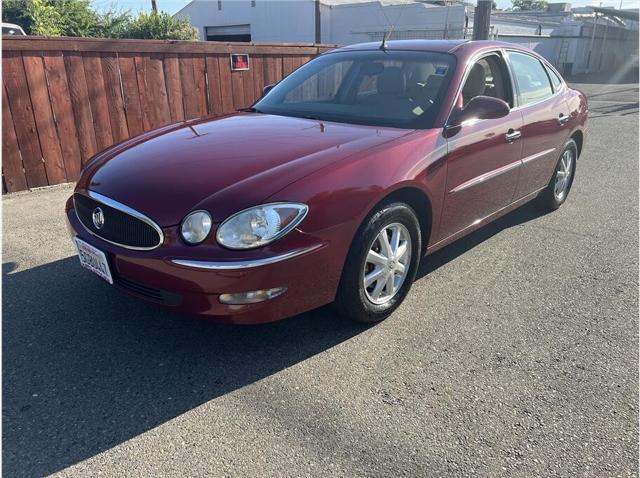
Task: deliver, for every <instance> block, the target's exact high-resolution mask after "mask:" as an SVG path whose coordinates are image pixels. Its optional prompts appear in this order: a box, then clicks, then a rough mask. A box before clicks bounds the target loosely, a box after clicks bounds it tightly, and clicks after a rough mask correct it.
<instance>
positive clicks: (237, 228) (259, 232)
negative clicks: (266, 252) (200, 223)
mask: <svg viewBox="0 0 640 478" xmlns="http://www.w3.org/2000/svg"><path fill="white" fill-rule="evenodd" d="M308 210H309V208H308V207H307V206H306V205H304V204H297V203H272V204H264V205H262V206H257V207H252V208H250V209H245V210H244V211H240V212H239V213H237V214H235V215H233V216H231V217H230V218H229V219H227V220H226V221H224V222H223V223H222V225H221V226H220V227H219V228H218V233H217V235H216V237H217V239H218V243H219V244H220V245H221V246H224V247H227V248H229V249H253V248H255V247H261V246H264V245H266V244H269V243H270V242H273V241H275V240H276V239H278V238H280V237H282V236H284V235H285V234H286V233H288V232H289V231H291V230H292V229H293V228H294V227H296V226H297V225H298V224H300V221H302V220H303V219H304V217H305V216H306V215H307V211H308Z"/></svg>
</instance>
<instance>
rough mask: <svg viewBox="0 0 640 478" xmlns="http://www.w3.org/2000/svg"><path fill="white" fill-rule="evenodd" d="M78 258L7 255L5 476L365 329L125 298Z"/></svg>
mask: <svg viewBox="0 0 640 478" xmlns="http://www.w3.org/2000/svg"><path fill="white" fill-rule="evenodd" d="M77 262H78V261H77V258H76V257H70V258H67V259H63V260H59V261H56V262H53V263H49V264H46V265H43V266H40V267H35V268H32V269H29V270H25V271H18V272H12V270H13V269H14V268H15V264H11V263H9V264H5V265H3V282H4V284H3V285H4V287H3V305H4V314H3V317H2V318H3V329H4V330H3V353H2V359H3V370H4V382H3V427H4V430H3V431H4V433H3V460H2V464H3V476H44V475H48V474H51V473H54V472H56V471H59V470H61V469H63V468H66V467H68V466H70V465H73V464H74V463H77V462H79V461H81V460H84V459H87V458H90V457H92V456H94V455H96V454H98V453H100V452H102V451H105V450H108V449H110V448H112V447H114V446H116V445H118V444H120V443H122V442H124V441H126V440H128V439H130V438H133V437H135V436H137V435H139V434H141V433H143V432H145V431H147V430H150V429H152V428H154V427H156V426H158V425H160V424H162V423H164V422H166V421H168V420H171V419H172V418H174V417H177V416H178V415H180V414H182V413H184V412H186V411H188V410H191V409H193V408H195V407H197V406H199V405H201V404H203V403H205V402H207V401H209V400H211V399H214V398H216V397H219V396H221V395H224V394H227V393H229V392H231V391H233V390H236V389H239V388H241V387H243V386H245V385H248V384H251V383H253V382H256V381H258V380H260V379H262V378H264V377H268V376H270V375H272V374H274V373H277V372H278V371H280V370H283V369H286V368H287V367H290V366H292V365H294V364H296V363H299V362H301V361H303V360H305V359H308V358H309V357H312V356H313V355H315V354H317V353H319V352H322V351H324V350H327V349H329V348H331V347H333V346H334V345H336V344H339V343H340V342H342V341H344V340H347V339H349V338H350V337H353V336H354V335H356V334H358V333H361V332H363V331H365V330H367V328H368V327H366V326H363V325H360V324H356V323H353V322H349V321H346V320H343V319H340V318H338V317H337V316H336V315H335V314H334V313H333V311H332V310H331V309H330V308H322V309H318V310H316V311H312V312H310V313H307V314H303V315H301V316H298V317H294V318H292V319H289V320H285V321H281V322H277V323H273V324H266V325H260V326H252V327H233V326H222V325H215V324H211V323H208V322H205V321H201V320H197V319H191V318H188V317H184V316H179V315H175V314H171V313H168V312H165V311H163V310H161V309H157V308H155V307H153V306H149V305H146V304H143V303H140V302H138V301H137V300H134V299H132V298H129V297H127V296H125V295H123V294H121V293H120V292H118V291H116V290H114V289H112V288H110V287H108V286H106V285H105V284H104V283H103V282H102V281H101V280H100V279H98V278H94V277H92V276H90V275H88V274H86V273H85V271H83V270H82V269H81V268H80V266H79V264H78V263H77Z"/></svg>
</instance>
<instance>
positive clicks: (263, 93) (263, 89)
mask: <svg viewBox="0 0 640 478" xmlns="http://www.w3.org/2000/svg"><path fill="white" fill-rule="evenodd" d="M274 86H276V84H275V83H272V84H270V85H267V86H265V87H264V88H262V96H267V93H269V92H270V91H271V90H273V87H274Z"/></svg>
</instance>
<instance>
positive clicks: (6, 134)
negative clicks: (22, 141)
mask: <svg viewBox="0 0 640 478" xmlns="http://www.w3.org/2000/svg"><path fill="white" fill-rule="evenodd" d="M2 177H3V179H4V185H5V186H6V190H7V192H10V193H12V192H15V191H22V190H24V189H27V188H28V186H27V178H26V177H25V175H24V168H23V166H22V158H21V157H20V148H18V138H17V137H16V130H15V128H14V127H13V118H12V116H11V109H10V108H9V101H8V100H7V91H6V89H5V87H4V85H2Z"/></svg>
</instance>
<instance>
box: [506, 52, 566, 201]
mask: <svg viewBox="0 0 640 478" xmlns="http://www.w3.org/2000/svg"><path fill="white" fill-rule="evenodd" d="M508 58H509V61H508V63H509V66H510V68H511V72H512V75H513V78H514V82H515V86H516V93H517V98H516V101H517V108H516V109H517V110H518V111H520V112H521V113H522V117H523V120H524V126H523V128H522V147H523V150H522V170H521V172H520V179H519V181H518V189H517V192H516V195H515V199H520V198H522V197H524V196H526V195H527V194H530V193H532V192H534V191H537V190H539V189H541V188H543V187H545V186H546V185H547V183H548V182H549V180H550V179H551V176H552V174H553V171H554V168H555V165H556V162H557V160H558V157H559V155H560V153H561V151H562V147H563V146H564V143H565V141H566V140H567V137H568V135H569V128H568V125H567V123H568V121H569V106H568V105H567V102H566V101H565V98H564V94H563V92H564V88H565V86H564V84H563V83H562V81H561V80H559V78H553V79H554V82H553V83H552V81H551V78H550V76H549V75H550V72H549V71H548V70H547V68H546V67H545V66H544V65H543V63H542V62H541V61H540V60H539V59H538V58H536V57H534V56H533V55H529V54H527V53H524V52H520V51H513V50H511V51H509V52H508ZM554 83H555V85H554Z"/></svg>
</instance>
